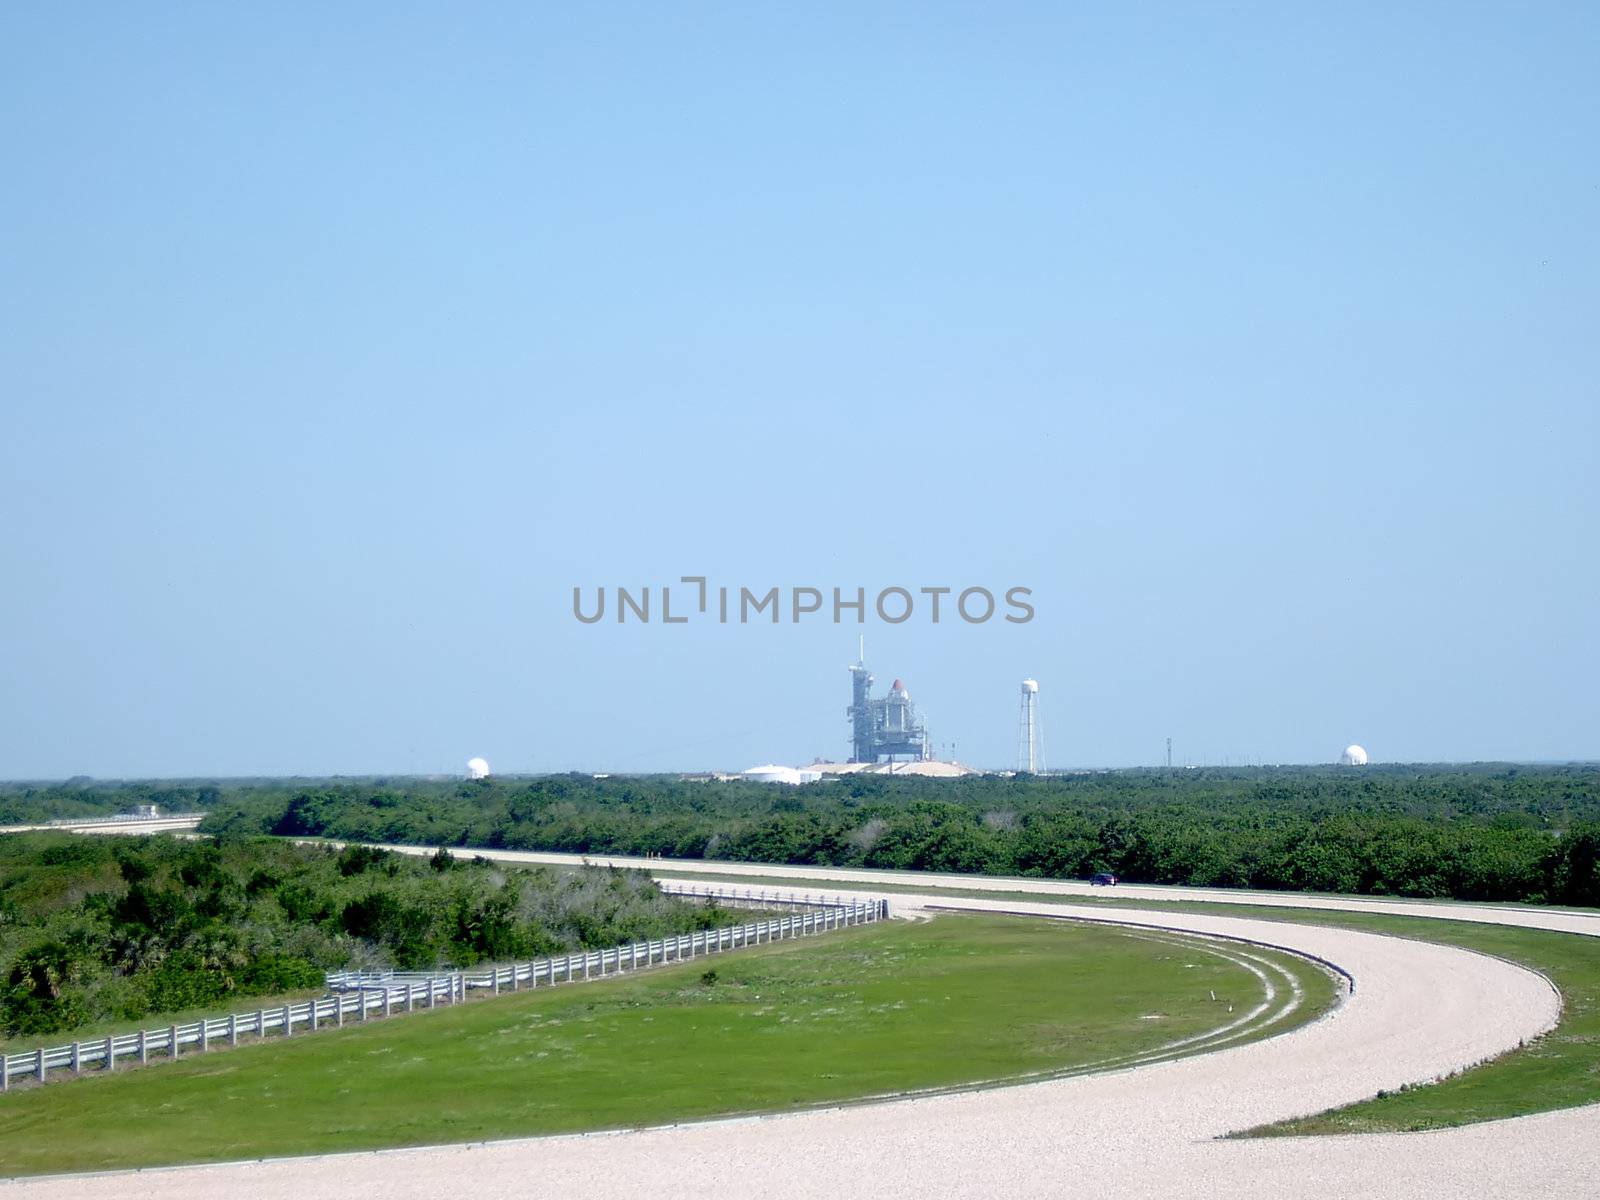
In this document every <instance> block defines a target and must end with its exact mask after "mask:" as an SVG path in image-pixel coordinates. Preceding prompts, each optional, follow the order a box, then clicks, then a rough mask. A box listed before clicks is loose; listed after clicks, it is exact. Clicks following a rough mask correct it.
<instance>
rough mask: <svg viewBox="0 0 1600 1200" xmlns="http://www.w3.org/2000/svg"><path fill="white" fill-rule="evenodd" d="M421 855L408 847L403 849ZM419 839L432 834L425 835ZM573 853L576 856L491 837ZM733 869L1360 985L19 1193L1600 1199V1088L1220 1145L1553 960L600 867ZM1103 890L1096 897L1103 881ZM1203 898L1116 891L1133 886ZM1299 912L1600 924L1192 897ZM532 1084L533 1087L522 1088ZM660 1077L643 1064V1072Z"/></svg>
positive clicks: (1404, 1072)
mask: <svg viewBox="0 0 1600 1200" xmlns="http://www.w3.org/2000/svg"><path fill="white" fill-rule="evenodd" d="M406 849H408V850H409V851H410V852H413V853H416V852H419V851H418V850H417V848H415V847H411V848H406ZM423 852H425V851H423ZM483 853H486V854H488V855H490V856H492V857H495V858H497V859H502V860H507V861H523V862H555V863H571V862H576V861H581V860H579V859H576V858H573V857H572V856H560V855H546V854H532V853H522V852H515V851H494V852H483ZM589 861H592V862H602V861H614V862H616V863H617V864H618V865H630V866H644V867H646V868H647V869H651V868H653V869H657V870H674V869H675V870H692V871H695V872H697V873H703V874H712V875H715V874H738V875H745V876H760V877H763V878H767V879H770V880H771V881H772V883H773V884H774V885H786V884H788V883H789V881H791V880H793V879H794V878H797V877H800V878H819V877H825V878H828V879H829V880H830V882H833V883H836V884H837V885H839V887H840V888H841V890H847V891H850V892H853V893H856V894H863V895H870V894H872V893H871V889H872V888H873V887H874V886H877V887H882V886H885V885H895V886H911V887H919V886H920V887H921V888H923V889H924V890H922V891H919V892H917V893H912V894H899V893H897V894H893V895H891V896H890V897H889V898H890V900H891V902H892V904H893V905H894V906H895V908H896V910H897V911H907V910H919V909H920V910H929V909H933V908H939V907H962V908H970V909H974V910H1003V911H1011V912H1021V913H1036V914H1038V915H1044V916H1054V917H1063V916H1067V915H1070V917H1071V918H1073V919H1083V920H1092V921H1113V922H1118V923H1126V924H1138V925H1148V926H1160V927H1168V928H1179V929H1184V930H1188V931H1191V932H1196V933H1209V934H1217V935H1224V936H1230V937H1240V938H1246V939H1249V940H1254V941H1259V942H1266V943H1271V944H1275V945H1280V946H1286V947H1290V948H1293V949H1296V950H1299V951H1302V952H1304V953H1308V954H1313V955H1316V956H1318V957H1320V958H1323V959H1326V960H1328V961H1330V962H1333V963H1336V964H1338V965H1339V966H1340V967H1341V968H1343V969H1345V970H1347V971H1348V972H1349V973H1350V974H1351V975H1352V976H1353V977H1354V979H1355V980H1356V985H1357V986H1356V989H1355V992H1354V994H1353V995H1352V996H1350V997H1349V998H1348V999H1347V1000H1346V1001H1345V1002H1344V1003H1343V1004H1342V1005H1341V1006H1340V1007H1339V1008H1338V1009H1337V1010H1336V1011H1335V1013H1334V1014H1333V1015H1332V1016H1330V1017H1329V1018H1327V1019H1324V1020H1322V1021H1319V1022H1317V1023H1315V1024H1313V1025H1310V1026H1307V1027H1305V1028H1303V1029H1301V1030H1298V1031H1296V1032H1294V1033H1291V1034H1287V1035H1284V1036H1282V1037H1278V1038H1273V1039H1270V1040H1268V1041H1265V1042H1258V1043H1255V1044H1252V1045H1249V1046H1243V1047H1237V1048H1233V1049H1229V1050H1223V1051H1219V1052H1217V1053H1214V1054H1208V1055H1205V1056H1202V1057H1197V1058H1191V1059H1185V1060H1180V1061H1177V1062H1167V1063H1159V1064H1153V1065H1150V1066H1145V1067H1140V1068H1137V1069H1133V1070H1127V1071H1121V1072H1115V1073H1112V1074H1108V1075H1101V1076H1093V1077H1087V1078H1079V1079H1069V1080H1059V1081H1051V1082H1044V1083H1035V1084H1028V1085H1024V1086H1017V1087H1009V1088H1001V1089H997V1090H992V1091H985V1092H973V1093H965V1094H960V1095H950V1096H937V1097H925V1098H919V1099H914V1100H903V1101H895V1102H889V1103H882V1104H874V1105H867V1106H860V1107H852V1108H841V1109H833V1110H827V1111H820V1112H807V1113H798V1114H793V1115H786V1116H780V1117H769V1118H759V1119H744V1120H737V1121H726V1122H712V1123H706V1124H699V1125H690V1126H682V1127H677V1128H670V1129H655V1130H641V1131H632V1132H621V1133H615V1134H607V1135H592V1136H587V1137H560V1138H543V1139H527V1140H521V1141H509V1142H499V1143H494V1144H490V1145H482V1146H473V1147H461V1146H455V1147H433V1148H422V1149H416V1150H406V1151H392V1152H385V1153H381V1154H359V1155H343V1156H332V1157H321V1158H302V1159H286V1160H279V1161H274V1162H266V1163H248V1164H234V1165H227V1166H219V1167H201V1168H184V1169H176V1170H171V1171H145V1172H140V1173H136V1174H118V1175H105V1176H95V1177H80V1178H74V1179H67V1178H62V1179H56V1180H35V1181H19V1182H18V1183H16V1184H13V1185H9V1186H4V1187H0V1200H3V1198H4V1197H5V1196H9V1195H24V1194H26V1195H29V1196H39V1197H62V1198H66V1197H74V1198H78V1197H82V1198H85V1200H96V1198H100V1197H104V1198H106V1200H112V1198H115V1200H142V1198H145V1197H149V1198H152V1200H154V1198H174V1200H177V1198H184V1200H187V1198H189V1197H202V1196H222V1195H227V1196H237V1197H261V1198H268V1197H273V1198H276V1197H283V1198H284V1200H288V1198H291V1197H293V1198H294V1200H300V1198H301V1197H306V1196H318V1197H334V1196H351V1197H355V1196H370V1195H372V1194H382V1195H383V1196H384V1197H385V1198H386V1200H407V1198H410V1197H417V1198H419V1200H420V1198H421V1197H433V1196H437V1195H441V1194H459V1193H461V1192H464V1191H467V1190H479V1189H483V1190H487V1191H489V1192H492V1193H494V1194H496V1195H504V1196H549V1197H561V1198H562V1200H578V1198H583V1197H613V1196H633V1195H638V1194H640V1193H641V1192H643V1191H646V1190H648V1192H649V1193H650V1195H651V1197H652V1200H671V1198H676V1197H684V1198H685V1200H687V1198H689V1197H694V1198H696V1200H703V1198H704V1197H707V1196H720V1197H727V1198H729V1200H743V1198H744V1197H747V1196H762V1197H770V1198H776V1197H796V1198H811V1197H815V1198H817V1200H824V1198H825V1200H840V1198H841V1197H852V1196H871V1197H874V1198H877V1197H883V1198H896V1197H905V1198H907V1200H913V1198H914V1200H932V1198H935V1197H973V1196H979V1197H983V1196H1005V1197H1057V1196H1063V1195H1070V1194H1073V1193H1076V1192H1079V1191H1084V1190H1089V1191H1101V1192H1110V1193H1112V1194H1116V1195H1120V1196H1152V1197H1153V1196H1161V1197H1175V1196H1201V1195H1204V1196H1226V1197H1236V1196H1243V1197H1253V1196H1261V1197H1272V1198H1273V1200H1281V1198H1283V1197H1300V1196H1306V1197H1312V1196H1315V1197H1329V1196H1337V1197H1360V1196H1372V1197H1385V1198H1386V1200H1387V1198H1403V1197H1430V1198H1431V1197H1450V1196H1460V1197H1479V1196H1494V1197H1518V1196H1530V1197H1532V1196H1538V1197H1542V1198H1549V1197H1569V1196H1570V1197H1579V1196H1582V1197H1586V1198H1589V1200H1592V1198H1593V1197H1594V1196H1596V1195H1600V1105H1597V1106H1592V1107H1588V1108H1583V1109H1574V1110H1568V1111H1565V1112H1560V1113H1550V1114H1544V1115H1541V1116H1537V1117H1530V1118H1523V1119H1519V1120H1515V1121H1499V1122H1492V1123H1489V1124H1485V1125H1478V1126H1471V1127H1467V1128H1464V1129H1458V1130H1449V1131H1443V1132H1439V1133H1428V1134H1411V1135H1383V1136H1377V1137H1363V1138H1316V1139H1283V1140H1270V1141H1225V1140H1218V1139H1219V1138H1220V1136H1221V1135H1223V1134H1226V1133H1229V1132H1231V1131H1234V1130H1237V1129H1241V1128H1246V1127H1249V1126H1251V1125H1255V1124H1259V1123H1261V1122H1265V1121H1270V1120H1275V1119H1278V1118H1282V1117H1287V1116H1294V1115H1299V1114H1303V1113H1309V1112H1315V1111H1319V1110H1321V1109H1324V1108H1328V1107H1330V1106H1332V1105H1336V1104H1341V1103H1345V1102H1348V1101H1350V1100H1355V1099H1360V1098H1363V1097H1366V1096H1370V1095H1372V1094H1373V1093H1374V1092H1375V1091H1377V1090H1378V1089H1379V1088H1394V1087H1398V1086H1400V1085H1402V1084H1404V1083H1408V1082H1417V1081H1421V1080H1426V1079H1431V1078H1434V1077H1437V1076H1438V1075H1441V1074H1444V1073H1448V1072H1450V1071H1453V1070H1456V1069H1459V1068H1461V1067H1464V1066H1467V1065H1470V1064H1471V1063H1474V1062H1478V1061H1481V1060H1482V1059H1483V1058H1485V1057H1488V1056H1492V1055H1494V1054H1497V1053H1500V1052H1502V1051H1504V1050H1506V1049H1508V1048H1510V1047H1512V1046H1515V1045H1516V1044H1517V1043H1518V1042H1519V1041H1521V1040H1523V1039H1526V1038H1529V1037H1533V1036H1537V1034H1538V1033H1539V1032H1541V1031H1543V1030H1545V1029H1547V1028H1549V1027H1550V1026H1551V1025H1552V1024H1553V1023H1554V1021H1555V1020H1556V1019H1557V1016H1558V1012H1559V1002H1558V999H1557V997H1556V996H1555V995H1554V993H1553V991H1552V989H1551V988H1550V987H1549V985H1548V984H1547V983H1546V982H1545V981H1544V980H1543V979H1542V978H1540V977H1539V976H1537V975H1535V974H1533V973H1531V972H1528V971H1525V970H1522V969H1521V968H1518V967H1515V966H1513V965H1511V964H1509V963H1505V962H1501V961H1499V960H1496V959H1492V958H1488V957H1485V956H1482V955H1477V954H1472V953H1469V952H1467V951H1463V950H1459V949H1454V948H1451V947H1444V946H1434V945H1429V944H1426V943H1420V942H1414V941H1405V940H1400V939H1395V938H1387V937H1380V936H1377V935H1374V934H1368V933H1361V932H1356V931H1351V930H1340V929H1332V928H1324V927H1318V926H1314V925H1296V924H1287V923H1282V922H1272V921H1266V920H1258V919H1240V918H1236V917H1227V916H1221V915H1214V914H1212V915H1208V914H1207V912H1206V910H1205V908H1204V907H1203V906H1196V907H1195V908H1193V909H1188V910H1185V911H1182V912H1167V911H1154V910H1150V911H1140V910H1137V909H1121V908H1119V909H1116V910H1110V909H1104V908H1083V907H1076V906H1075V907H1072V908H1070V909H1064V908H1063V906H1061V905H1059V904H1052V903H1049V902H1048V901H1047V900H1041V901H1030V900H1026V899H1022V900H1019V899H1016V898H1012V897H1004V898H1002V897H995V898H993V899H966V898H958V897H955V896H952V895H951V894H950V893H949V891H944V892H941V891H940V890H938V888H939V886H940V885H943V886H944V887H946V888H965V889H989V890H995V891H1006V892H1016V891H1029V892H1036V893H1041V894H1046V895H1048V894H1050V893H1055V894H1064V895H1076V894H1079V893H1080V892H1082V891H1086V890H1087V889H1086V888H1085V887H1084V886H1083V885H1078V884H1071V883H1060V882H1053V881H1041V880H980V879H973V878H970V877H966V876H946V877H931V878H930V877H928V876H923V875H917V874H907V873H883V872H849V871H837V870H830V869H823V868H810V867H807V868H783V867H766V866H756V865H746V864H714V863H701V862H668V861H662V860H649V861H646V860H627V859H616V860H605V859H597V858H591V859H590V860H589ZM1096 894H1100V892H1099V889H1096ZM1191 895H1197V893H1192V892H1190V891H1188V890H1180V889H1168V888H1132V887H1129V888H1119V889H1118V892H1117V898H1118V899H1119V900H1123V901H1137V900H1139V899H1148V898H1152V897H1155V898H1160V899H1164V900H1167V899H1177V898H1187V897H1189V896H1191ZM1198 895H1199V896H1201V897H1203V898H1207V899H1216V900H1228V901H1238V900H1248V901H1249V902H1251V903H1261V904H1271V905H1278V906H1287V907H1296V908H1300V907H1324V908H1345V909H1356V910H1359V911H1385V912H1387V911H1393V912H1400V913H1403V914H1405V915H1408V916H1423V917H1448V918H1453V919H1458V920H1474V921H1486V922H1490V923H1494V924H1515V925H1527V926H1536V927H1540V928H1552V929H1564V930H1569V931H1572V932H1577V933H1584V934H1589V935H1600V914H1587V913H1574V912H1545V911H1540V910H1524V909H1518V908H1514V907H1507V906H1486V905H1484V906H1480V905H1458V904H1412V903H1406V902H1388V901H1370V900H1360V899H1344V898H1328V899H1323V898H1317V899H1311V898H1307V897H1300V896H1285V895H1280V894H1274V893H1265V894H1263V893H1245V894H1241V893H1235V892H1210V893H1198ZM530 1086H537V1085H536V1083H533V1082H531V1081H530ZM641 1086H648V1081H641Z"/></svg>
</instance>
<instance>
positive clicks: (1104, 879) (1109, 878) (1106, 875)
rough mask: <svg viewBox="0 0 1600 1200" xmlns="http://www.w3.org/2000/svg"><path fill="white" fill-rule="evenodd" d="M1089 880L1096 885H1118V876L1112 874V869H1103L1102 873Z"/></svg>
mask: <svg viewBox="0 0 1600 1200" xmlns="http://www.w3.org/2000/svg"><path fill="white" fill-rule="evenodd" d="M1089 882H1090V883H1092V884H1094V886H1096V887H1116V886H1117V877H1116V876H1115V875H1113V874H1111V872H1110V871H1101V872H1100V874H1098V875H1096V876H1095V877H1094V878H1093V879H1091V880H1089Z"/></svg>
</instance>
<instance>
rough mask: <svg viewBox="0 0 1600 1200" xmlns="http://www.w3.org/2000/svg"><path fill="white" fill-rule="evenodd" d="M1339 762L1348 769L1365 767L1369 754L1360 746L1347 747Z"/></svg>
mask: <svg viewBox="0 0 1600 1200" xmlns="http://www.w3.org/2000/svg"><path fill="white" fill-rule="evenodd" d="M1339 762H1340V763H1341V764H1342V765H1344V766H1347V767H1364V766H1366V765H1367V752H1366V751H1365V750H1363V749H1362V748H1361V747H1360V746H1354V745H1351V746H1346V747H1345V748H1344V753H1343V754H1341V755H1339Z"/></svg>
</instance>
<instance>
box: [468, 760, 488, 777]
mask: <svg viewBox="0 0 1600 1200" xmlns="http://www.w3.org/2000/svg"><path fill="white" fill-rule="evenodd" d="M467 778H468V779H487V778H489V760H488V759H486V758H469V759H467Z"/></svg>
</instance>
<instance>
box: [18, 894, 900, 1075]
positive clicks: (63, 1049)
mask: <svg viewBox="0 0 1600 1200" xmlns="http://www.w3.org/2000/svg"><path fill="white" fill-rule="evenodd" d="M662 890H663V891H671V892H674V893H676V894H678V895H686V896H698V897H702V898H705V899H709V900H715V901H717V902H718V903H719V904H723V905H726V906H730V907H731V906H735V905H738V906H748V907H759V908H775V907H795V908H796V909H797V910H798V911H796V912H795V913H794V915H792V916H786V917H774V918H769V919H766V920H761V921H752V922H750V923H748V924H745V925H728V926H723V927H722V928H719V929H705V930H697V931H696V932H694V933H685V934H682V935H680V936H678V937H669V938H656V939H651V940H649V941H643V942H633V943H631V944H629V945H626V946H613V947H610V948H607V949H604V950H590V951H587V952H584V951H579V952H576V953H573V954H566V955H558V956H553V957H550V958H541V959H536V960H534V961H533V962H526V963H516V964H513V965H511V966H505V967H485V968H482V969H479V970H474V971H454V972H429V973H421V972H418V973H406V972H393V971H390V972H355V971H339V972H334V973H332V974H330V975H329V976H328V977H327V981H328V988H329V991H330V993H331V994H330V995H328V996H325V997H323V998H322V999H320V1000H305V1001H302V1002H301V1003H299V1004H281V1005H276V1006H274V1007H271V1008H258V1009H256V1010H255V1011H254V1012H242V1013H230V1014H229V1015H228V1016H226V1017H215V1018H213V1019H211V1020H209V1021H190V1022H189V1023H187V1024H184V1025H163V1026H157V1027H155V1028H152V1029H141V1030H139V1031H138V1032H137V1033H124V1034H116V1035H112V1036H108V1037H103V1038H94V1039H91V1040H89V1041H76V1042H73V1043H72V1044H71V1045H67V1046H54V1047H51V1048H48V1049H46V1048H43V1047H41V1048H40V1049H38V1050H27V1051H24V1052H22V1053H20V1054H0V1092H3V1091H6V1090H8V1089H9V1088H10V1087H11V1085H12V1084H13V1083H15V1082H20V1081H21V1080H24V1079H33V1080H35V1081H37V1082H39V1083H45V1082H48V1081H50V1080H52V1079H57V1078H61V1077H63V1075H68V1076H70V1075H78V1074H81V1073H82V1071H83V1070H84V1068H86V1067H90V1066H93V1067H96V1068H97V1069H99V1070H102V1071H113V1070H115V1069H116V1068H117V1064H118V1063H123V1064H130V1063H139V1064H141V1065H143V1064H145V1063H148V1062H149V1061H150V1060H151V1056H152V1055H154V1056H156V1058H157V1061H160V1060H163V1059H165V1060H167V1061H171V1060H173V1059H177V1058H179V1057H181V1056H183V1055H184V1054H187V1053H191V1052H194V1051H199V1052H204V1051H206V1050H209V1049H211V1047H213V1046H221V1045H228V1046H235V1045H238V1043H239V1039H240V1038H241V1037H258V1038H264V1037H267V1036H269V1035H272V1034H277V1035H279V1036H282V1037H289V1036H291V1035H297V1034H304V1033H315V1032H316V1031H318V1030H319V1029H338V1028H343V1027H344V1025H345V1024H346V1023H347V1022H350V1021H354V1022H363V1021H366V1020H369V1019H371V1018H373V1017H378V1016H383V1017H387V1016H391V1015H392V1014H394V1013H395V1012H412V1011H414V1010H416V1009H417V1008H419V1007H421V1008H434V1007H436V1006H437V1005H440V1004H459V1003H461V1001H463V1000H465V999H466V998H467V993H468V992H470V991H475V990H476V991H487V992H488V993H490V994H492V995H499V994H500V993H501V992H516V991H521V990H523V989H524V988H539V987H551V986H554V985H556V984H561V983H573V982H577V981H581V980H585V979H599V978H603V977H604V976H607V975H615V974H618V973H619V972H624V971H638V970H643V969H644V968H647V967H652V966H660V965H662V964H664V963H669V962H688V961H690V960H691V959H694V958H696V957H699V956H700V955H704V954H716V953H719V952H721V951H726V950H739V949H743V948H744V947H746V946H760V945H764V944H766V943H768V942H776V941H781V940H784V939H787V938H797V937H809V936H812V935H814V934H818V933H826V932H828V931H830V930H834V929H844V928H846V927H848V926H851V925H864V924H867V923H869V922H872V921H881V920H883V919H884V918H886V917H887V916H888V915H889V903H888V901H887V900H873V901H845V900H825V899H822V898H820V897H819V898H816V899H813V898H812V897H811V896H809V895H807V896H804V897H801V896H798V895H796V894H794V893H778V892H750V891H746V892H738V891H735V890H723V889H705V888H699V887H696V886H694V885H677V884H667V885H663V886H662Z"/></svg>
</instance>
